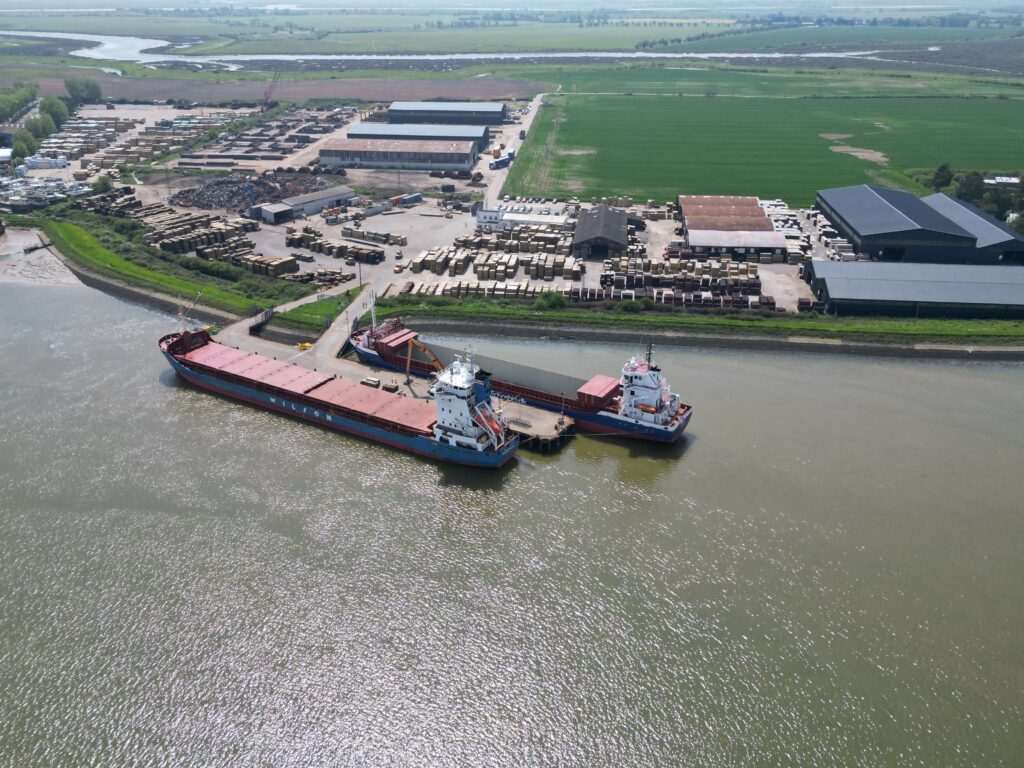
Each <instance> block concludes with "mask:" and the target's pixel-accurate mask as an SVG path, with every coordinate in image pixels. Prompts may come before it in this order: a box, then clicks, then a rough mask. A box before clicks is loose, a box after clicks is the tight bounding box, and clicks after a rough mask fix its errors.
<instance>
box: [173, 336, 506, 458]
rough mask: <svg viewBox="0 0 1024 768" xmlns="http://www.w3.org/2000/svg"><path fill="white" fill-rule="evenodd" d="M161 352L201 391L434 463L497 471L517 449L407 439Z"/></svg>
mask: <svg viewBox="0 0 1024 768" xmlns="http://www.w3.org/2000/svg"><path fill="white" fill-rule="evenodd" d="M161 353H162V354H163V356H164V357H165V358H167V362H168V363H170V365H171V367H172V368H173V369H174V371H175V372H176V373H177V374H178V376H180V377H181V378H182V380H184V381H186V382H188V383H189V384H192V385H193V386H195V387H198V388H200V389H205V390H207V391H210V392H214V393H216V394H219V395H223V396H224V397H228V398H231V399H232V400H241V401H243V402H246V403H249V404H251V405H257V406H259V407H260V408H266V409H268V410H272V411H277V412H278V413H283V414H286V415H288V416H293V417H295V418H298V419H303V420H304V421H309V422H312V423H313V424H318V425H320V426H322V427H327V428H328V429H334V430H337V431H339V432H346V433H348V434H351V435H356V436H358V437H362V438H365V439H367V440H372V441H373V442H375V443H383V444H385V445H389V446H391V447H393V448H398V449H399V450H403V451H409V452H410V453H415V454H417V455H418V456H423V457H424V458H428V459H433V460H435V461H444V462H448V463H453V464H462V465H464V466H470V467H484V468H497V467H501V466H503V465H504V464H506V463H507V462H508V461H509V460H511V459H512V457H513V456H514V455H515V452H516V448H518V446H519V438H518V437H516V438H514V439H512V440H511V441H510V442H509V443H508V444H507V445H506V446H505V447H504V448H502V449H501V450H500V451H471V450H467V449H465V448H457V447H454V446H450V445H446V444H443V443H440V442H438V441H436V440H433V439H431V438H429V437H422V436H416V437H408V436H405V435H399V434H395V433H393V432H389V431H387V430H385V429H380V428H379V427H374V426H372V425H369V424H363V423H361V422H359V421H356V420H355V419H351V418H347V417H345V416H342V415H340V414H338V413H332V412H330V411H329V410H327V409H326V408H316V407H314V406H310V405H306V404H303V403H297V402H295V401H294V400H292V399H290V398H288V397H282V396H281V395H272V394H269V393H267V392H261V391H259V390H257V389H253V388H251V387H246V386H243V385H240V384H235V383H232V382H227V381H224V380H222V379H219V378H217V377H215V376H210V375H207V374H204V373H201V372H199V371H194V370H192V369H190V368H189V367H187V366H185V365H182V363H181V362H180V361H179V360H177V359H176V358H175V357H174V356H173V355H171V354H170V353H168V352H167V351H165V350H161Z"/></svg>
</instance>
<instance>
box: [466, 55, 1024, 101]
mask: <svg viewBox="0 0 1024 768" xmlns="http://www.w3.org/2000/svg"><path fill="white" fill-rule="evenodd" d="M471 71H479V72H488V73H493V74H495V75H498V76H503V77H517V78H523V79H526V80H530V81H532V82H540V83H545V84H546V85H547V90H548V92H551V93H554V92H559V91H560V92H562V93H580V94H585V93H597V94H623V95H627V94H661V95H665V96H670V95H678V94H682V95H684V96H703V95H704V94H705V93H706V92H708V91H714V92H715V93H716V94H719V95H729V96H780V97H798V96H831V97H835V96H887V97H888V96H915V97H916V96H934V95H955V96H961V95H971V96H987V95H991V96H995V95H998V94H1001V93H1004V94H1012V93H1017V94H1021V95H1024V91H1021V82H1020V81H1019V80H1015V79H1013V80H1009V79H1001V78H986V79H985V80H984V81H979V80H978V79H974V80H972V79H968V78H966V77H963V76H952V75H947V74H936V73H931V72H914V73H910V72H886V71H879V70H862V69H827V68H825V67H820V66H819V67H801V68H799V69H794V68H791V67H770V68H768V67H733V66H726V65H717V64H705V63H698V62H693V63H689V62H678V63H676V62H673V63H662V62H657V63H631V64H622V65H613V66H608V65H582V66H581V65H578V64H577V65H560V64H542V65H515V66H510V65H502V66H497V67H493V66H492V67H476V68H474V69H473V70H466V72H467V73H469V72H471Z"/></svg>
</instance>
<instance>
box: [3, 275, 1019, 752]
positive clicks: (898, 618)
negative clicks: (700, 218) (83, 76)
mask: <svg viewBox="0 0 1024 768" xmlns="http://www.w3.org/2000/svg"><path fill="white" fill-rule="evenodd" d="M173 326H174V319H173V318H171V317H168V316H165V315H161V314H158V313H155V312H150V311H147V310H144V309H141V308H138V307H135V306H132V305H129V304H125V303H122V302H119V301H117V300H115V299H111V298H109V297H106V296H104V295H102V294H99V293H96V292H93V291H91V290H89V289H86V288H83V287H78V286H52V287H38V286H25V285H0V360H2V361H3V363H2V365H0V542H2V551H3V558H2V560H0V596H2V602H0V763H2V764H4V765H7V764H10V765H16V766H43V765H61V766H63V765H174V766H182V765H188V766H236V765H273V766H309V765H343V764H344V765H348V764H356V765H588V766H592V765H607V766H622V765H680V764H686V765H710V766H735V765H806V766H820V765H849V766H876V765H908V766H909V765H929V766H937V765H942V766H1000V765H1003V766H1011V765H1019V764H1020V759H1021V755H1022V754H1024V730H1022V729H1021V727H1020V723H1021V722H1022V720H1024V703H1022V694H1021V691H1022V690H1024V661H1022V654H1021V647H1022V646H1021V637H1024V611H1021V607H1020V606H1021V600H1020V595H1021V594H1022V592H1024V561H1022V558H1021V545H1022V542H1024V519H1022V506H1024V505H1022V503H1021V498H1022V491H1024V478H1022V473H1021V471H1020V467H1021V458H1022V456H1024V429H1022V427H1024V424H1022V420H1024V419H1022V415H1021V414H1022V412H1024V410H1022V407H1024V367H1021V366H1011V365H997V364H984V365H981V364H978V365H974V364H972V365H961V364H950V363H931V362H901V361H893V360H876V359H866V358H864V359H848V358H840V357H831V356H802V355H790V354H779V353H770V354H761V353H750V352H713V351H703V350H702V351H685V350H672V351H667V350H666V351H662V352H661V354H660V359H661V362H662V364H663V367H664V368H665V370H666V373H667V375H668V376H669V377H670V379H671V381H672V382H673V383H674V385H675V388H676V389H677V390H679V391H681V392H682V393H683V395H684V399H685V400H687V401H688V402H691V403H693V404H694V405H695V406H696V415H695V418H694V421H693V424H692V431H691V434H690V436H689V439H688V440H687V442H686V444H685V445H683V446H680V447H678V448H675V449H669V450H658V449H650V448H644V447H641V446H636V445H629V444H622V443H615V442H607V441H601V440H594V439H589V438H579V439H577V440H576V441H575V442H574V443H573V444H572V445H571V446H570V447H569V448H568V449H567V450H565V451H564V452H563V453H562V454H561V455H558V456H554V457H540V456H537V455H532V454H529V453H524V454H522V456H521V458H520V459H519V460H518V462H517V463H515V464H514V466H512V467H511V468H509V469H508V471H505V472H501V473H496V474H495V473H479V472H478V473H473V472H467V471H464V470H459V469H452V468H448V467H442V466H437V465H433V464H429V463H425V462H423V461H420V460H418V459H415V458H412V457H409V456H406V455H404V454H400V453H396V452H394V451H391V450H388V449H386V448H382V447H378V446H375V445H370V444H367V443H363V442H360V441H358V440H355V439H351V438H348V437H345V436H342V435H337V434H333V433H330V432H326V431H322V430H318V429H316V428H314V427H310V426H308V425H305V424H301V423H298V422H294V421H290V420H288V419H286V418H283V417H279V416H276V415H273V414H269V413H264V412H260V411H257V410H254V409H252V408H249V407H247V406H244V405H240V404H236V403H232V402H229V401H226V400H222V399H218V398H216V397H212V396H209V395H206V394H202V393H200V392H197V391H194V390H191V389H189V388H187V387H185V386H183V385H181V384H179V383H178V382H177V381H176V380H175V379H174V378H173V377H172V376H171V375H170V372H169V370H168V369H167V367H166V364H165V363H164V362H163V360H162V359H161V358H160V356H159V354H158V353H157V351H156V348H155V341H156V339H157V337H158V336H159V335H160V334H162V333H164V332H166V331H167V330H168V329H172V328H173ZM474 343H475V345H476V347H477V348H478V349H480V350H481V351H486V352H488V353H499V354H512V355H515V356H517V357H518V358H520V359H523V360H524V361H525V362H532V363H534V364H549V365H557V366H559V367H560V368H566V369H571V370H577V371H580V372H588V373H589V372H604V373H612V372H614V371H615V370H616V369H617V368H618V366H620V365H621V363H622V361H623V358H624V357H625V356H626V355H628V354H629V353H630V352H631V351H632V350H630V349H627V348H623V347H613V346H572V345H564V344H541V343H538V344H535V345H526V344H522V343H518V342H516V343H504V342H495V341H487V340H482V339H481V340H476V341H475V342H474Z"/></svg>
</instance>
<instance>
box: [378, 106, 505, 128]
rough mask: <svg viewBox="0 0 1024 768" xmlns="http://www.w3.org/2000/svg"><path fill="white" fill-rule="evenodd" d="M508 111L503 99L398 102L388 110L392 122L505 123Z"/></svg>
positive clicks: (389, 120) (389, 119)
mask: <svg viewBox="0 0 1024 768" xmlns="http://www.w3.org/2000/svg"><path fill="white" fill-rule="evenodd" d="M507 114H508V109H507V108H506V107H505V105H504V104H503V103H502V102H500V101H396V102H394V103H392V105H391V107H390V108H389V109H388V122H389V123H454V124H457V125H501V124H502V123H503V122H505V117H506V116H507Z"/></svg>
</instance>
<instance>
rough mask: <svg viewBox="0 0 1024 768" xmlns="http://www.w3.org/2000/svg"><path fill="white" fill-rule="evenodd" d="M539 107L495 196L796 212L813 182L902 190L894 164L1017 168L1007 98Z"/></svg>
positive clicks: (637, 99) (1014, 104)
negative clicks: (753, 203) (732, 197)
mask: <svg viewBox="0 0 1024 768" xmlns="http://www.w3.org/2000/svg"><path fill="white" fill-rule="evenodd" d="M548 102H549V103H548V104H547V105H545V106H544V107H543V109H542V111H541V114H540V115H539V116H538V118H537V120H536V122H535V124H534V126H533V129H532V131H531V134H530V138H529V141H528V142H527V144H526V146H525V147H524V148H523V149H522V150H521V152H520V153H519V157H518V158H517V160H516V162H515V164H514V165H513V167H512V170H511V171H510V173H509V177H508V181H507V183H506V185H505V192H506V193H509V194H530V195H542V196H550V195H554V196H558V197H567V196H572V195H577V196H582V197H584V198H589V197H592V196H613V195H631V196H633V197H636V198H640V199H646V198H654V199H657V200H662V201H664V200H669V199H671V198H672V197H674V196H675V195H676V194H679V193H700V194H751V195H759V196H761V197H769V198H774V197H781V198H783V199H785V200H787V201H788V202H790V203H792V204H796V205H806V204H808V203H810V202H811V201H812V200H813V198H814V193H815V191H816V190H818V189H821V188H824V187H833V186H842V185H846V184H858V183H870V182H884V183H894V182H895V183H897V184H901V185H903V186H906V187H908V188H913V185H912V183H910V182H909V180H905V179H903V178H902V176H901V174H900V173H899V171H900V170H902V169H911V168H934V167H936V166H938V165H940V164H942V163H945V162H948V163H950V164H951V165H952V166H953V167H954V168H958V167H960V168H980V169H988V168H991V169H994V170H995V169H1002V168H1006V167H1007V166H1009V167H1010V168H1016V167H1018V166H1021V165H1024V127H1022V123H1021V121H1020V119H1019V117H1020V114H1021V111H1022V107H1024V102H1022V101H1021V100H1018V99H1005V100H1004V99H873V98H864V99H772V98H721V97H714V98H711V97H703V98H685V97H684V98H679V97H677V98H664V97H662V98H658V97H644V96H633V97H624V96H556V97H549V98H548ZM923 137H927V140H924V139H923ZM831 147H840V148H842V147H845V148H849V149H847V151H840V152H837V151H833V149H831ZM853 151H857V153H858V154H861V155H864V156H866V158H867V159H865V157H862V156H855V155H854V154H851V152H853Z"/></svg>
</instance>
